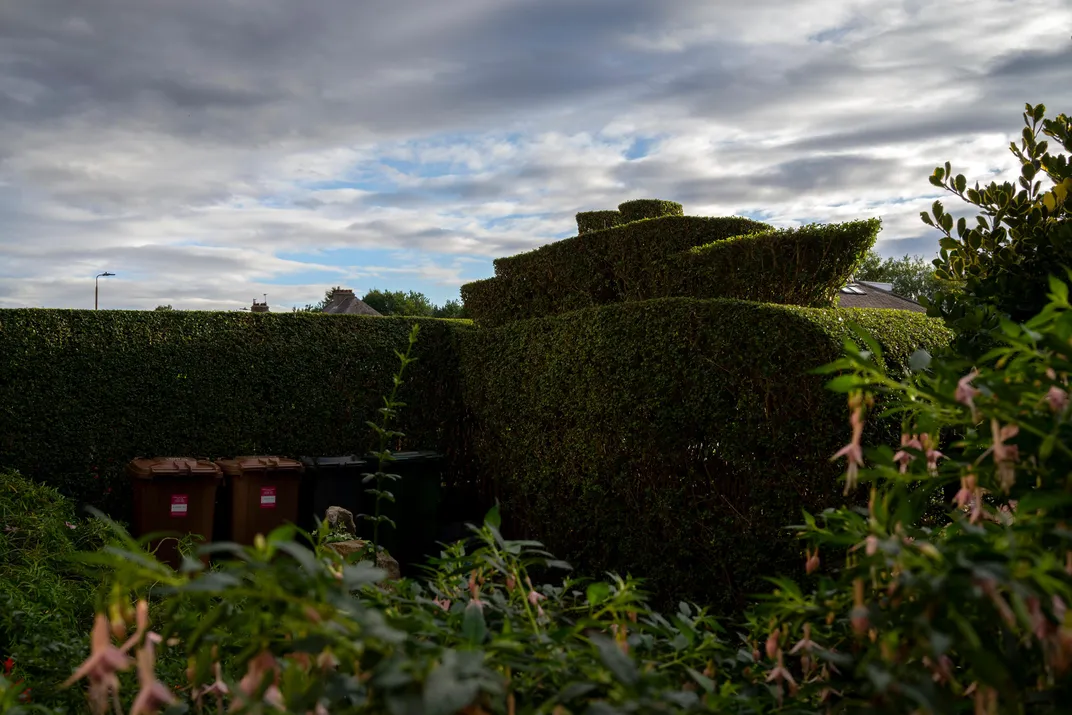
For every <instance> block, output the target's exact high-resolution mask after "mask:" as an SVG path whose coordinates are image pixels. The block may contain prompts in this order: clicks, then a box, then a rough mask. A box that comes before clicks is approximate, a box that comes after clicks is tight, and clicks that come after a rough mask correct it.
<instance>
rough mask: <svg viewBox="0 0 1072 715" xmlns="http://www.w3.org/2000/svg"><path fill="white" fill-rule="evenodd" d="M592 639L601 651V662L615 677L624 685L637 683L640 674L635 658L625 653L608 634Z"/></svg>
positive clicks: (595, 636)
mask: <svg viewBox="0 0 1072 715" xmlns="http://www.w3.org/2000/svg"><path fill="white" fill-rule="evenodd" d="M591 640H592V643H593V645H595V647H596V649H597V650H598V651H599V660H600V662H602V663H603V665H604V667H606V669H607V670H609V671H610V672H611V675H613V676H614V679H615V680H617V681H618V682H619V683H622V684H623V685H628V686H632V685H635V684H636V682H637V681H638V680H639V679H640V676H639V674H638V673H637V669H636V664H635V663H633V659H632V658H630V657H629V656H627V655H626V654H625V653H623V652H622V649H621V648H619V647H618V644H617V643H615V642H614V641H613V640H611V639H610V638H607V637H606V636H599V635H594V636H592V639H591Z"/></svg>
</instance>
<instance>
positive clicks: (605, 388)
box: [462, 299, 949, 610]
mask: <svg viewBox="0 0 1072 715" xmlns="http://www.w3.org/2000/svg"><path fill="white" fill-rule="evenodd" d="M846 319H852V320H856V321H859V322H861V323H863V324H865V325H866V326H867V327H868V328H869V329H871V330H873V331H875V334H876V335H877V336H878V339H879V341H880V342H881V343H882V344H883V346H884V349H885V351H886V353H885V354H886V357H887V359H888V361H889V364H890V369H891V371H893V372H896V371H897V370H904V369H907V365H908V360H909V357H910V356H911V354H912V353H913V351H915V350H916V349H917V348H919V347H921V346H923V347H927V348H928V349H931V350H937V349H939V348H941V347H942V346H943V345H945V344H946V343H947V342H948V340H949V333H948V332H947V331H946V330H945V329H943V327H942V326H941V324H940V322H939V321H937V320H935V319H931V318H927V317H926V316H923V315H920V314H913V313H906V312H899V311H883V310H874V311H835V310H812V309H805V308H793V307H787V306H773V305H760V304H757V303H749V302H744V301H731V300H688V299H664V300H654V301H645V302H630V303H622V304H619V305H615V306H607V307H604V308H597V309H591V310H585V311H578V312H575V313H571V314H569V315H562V316H555V317H551V318H544V319H540V320H529V321H523V322H517V323H513V324H511V325H507V326H504V327H502V328H498V329H494V330H476V331H471V332H470V333H468V334H467V335H466V336H465V340H464V342H463V349H462V357H463V360H462V364H463V367H464V370H465V389H466V400H467V402H468V404H469V405H470V407H471V409H472V410H473V413H474V416H475V418H476V421H477V423H478V427H479V429H478V432H477V433H476V434H475V435H474V450H475V451H476V453H477V454H478V456H479V457H480V459H481V462H482V464H483V466H484V468H485V469H487V470H488V471H489V472H490V473H492V474H495V475H496V477H497V481H498V486H499V489H500V493H499V496H500V498H501V499H502V500H503V504H504V513H505V514H506V515H507V516H509V517H510V525H511V526H512V527H516V528H519V529H520V531H521V532H522V533H523V534H525V535H527V536H531V537H533V538H538V539H539V540H541V541H543V542H544V543H546V544H547V545H548V548H550V549H551V550H552V551H554V552H556V553H559V554H561V555H562V556H563V557H565V558H567V559H569V560H570V561H571V562H575V563H576V565H577V566H578V568H581V569H583V570H584V572H586V573H602V572H604V571H606V570H614V571H618V572H620V573H627V572H629V573H633V574H635V575H637V576H643V577H644V578H646V579H648V585H649V587H650V589H651V590H652V591H653V593H655V594H657V595H658V596H659V597H660V599H672V602H676V599H677V598H680V597H685V598H690V599H695V600H698V601H701V602H703V603H705V604H710V605H711V606H713V607H715V608H716V609H720V610H725V609H729V608H737V609H739V608H742V607H743V606H744V603H745V600H744V599H745V596H746V595H748V594H752V593H755V592H757V591H762V590H765V588H766V581H765V580H764V577H766V576H772V575H775V574H778V573H792V572H794V571H796V570H797V569H799V568H800V564H801V562H800V560H799V559H798V554H799V553H800V550H799V547H797V546H796V545H795V544H794V542H793V540H792V538H791V536H790V534H789V533H788V532H787V531H785V529H784V527H785V525H786V524H790V523H795V522H796V521H798V520H799V514H800V509H801V508H808V509H811V510H813V511H819V510H821V509H823V508H824V507H826V506H830V505H832V504H836V503H840V500H841V498H842V497H841V490H840V487H839V486H838V484H837V477H838V474H839V471H838V469H837V468H836V466H835V465H833V464H831V462H830V459H829V456H830V454H831V453H832V452H834V451H835V450H836V449H837V448H838V446H840V443H841V442H842V441H843V440H844V438H845V436H846V434H847V430H846V428H845V427H844V426H843V420H842V418H841V414H842V409H843V408H842V404H841V402H840V400H838V399H837V398H836V396H835V395H833V394H831V393H829V392H828V391H827V390H825V389H824V387H823V381H822V379H821V378H819V377H816V376H814V375H810V374H809V370H811V369H812V368H815V367H818V366H820V365H823V364H825V363H828V362H830V361H832V360H835V359H837V357H838V356H839V355H840V354H841V352H842V341H843V338H844V336H845V335H846V334H847V328H846V327H845V324H844V321H845V320H846ZM887 434H892V435H894V436H895V435H896V434H899V433H898V432H897V431H896V425H892V431H890V432H888V433H887ZM657 602H660V603H661V601H657Z"/></svg>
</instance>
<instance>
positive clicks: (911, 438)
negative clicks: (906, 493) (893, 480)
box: [893, 433, 945, 474]
mask: <svg viewBox="0 0 1072 715" xmlns="http://www.w3.org/2000/svg"><path fill="white" fill-rule="evenodd" d="M908 449H914V450H916V451H918V452H923V454H924V456H925V457H926V459H927V469H928V470H929V471H930V472H931V473H932V474H933V473H934V472H936V471H937V470H938V460H939V459H942V458H943V457H945V455H944V454H942V453H941V452H939V451H938V450H937V449H935V448H934V444H933V443H932V441H931V436H930V435H929V434H926V433H924V434H921V435H919V434H907V433H906V434H902V435H901V450H900V451H898V452H897V453H896V454H895V455H893V461H895V462H897V463H898V464H899V465H900V466H901V474H905V473H907V472H908V465H909V464H911V463H912V462H913V461H914V460H915V459H916V456H915V455H914V454H912V453H911V452H909V451H907V450H908Z"/></svg>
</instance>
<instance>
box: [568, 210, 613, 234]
mask: <svg viewBox="0 0 1072 715" xmlns="http://www.w3.org/2000/svg"><path fill="white" fill-rule="evenodd" d="M620 223H622V214H621V213H620V212H618V211H582V212H581V213H579V214H577V235H578V236H580V235H582V234H585V233H591V232H592V231H602V230H603V229H605V228H613V227H615V226H617V225H618V224H620Z"/></svg>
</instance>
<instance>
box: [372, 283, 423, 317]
mask: <svg viewBox="0 0 1072 715" xmlns="http://www.w3.org/2000/svg"><path fill="white" fill-rule="evenodd" d="M361 300H363V301H364V302H365V303H367V304H368V306H369V307H370V308H372V309H374V310H376V311H377V312H379V313H380V315H404V316H412V317H420V318H431V317H432V316H433V315H434V314H435V306H434V305H432V301H430V300H428V296H426V295H425V294H424V293H419V292H417V291H414V290H411V291H409V292H408V293H407V292H406V291H401V290H380V289H378V288H373V289H372V290H370V291H369V292H367V293H365V295H363V296H361ZM436 317H438V316H436Z"/></svg>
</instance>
